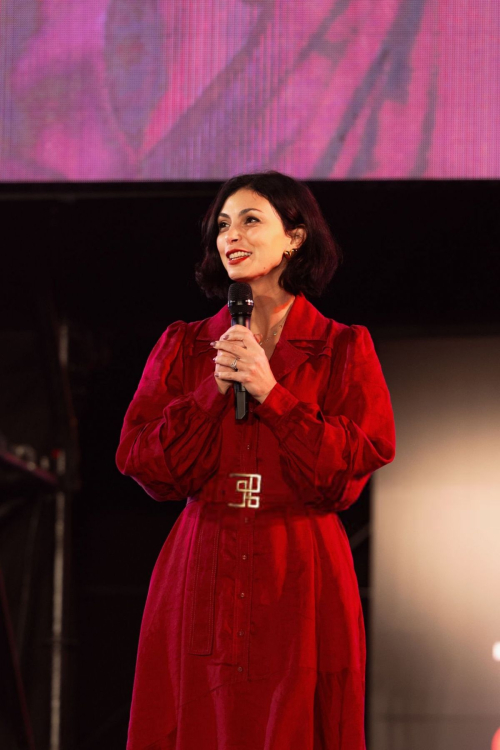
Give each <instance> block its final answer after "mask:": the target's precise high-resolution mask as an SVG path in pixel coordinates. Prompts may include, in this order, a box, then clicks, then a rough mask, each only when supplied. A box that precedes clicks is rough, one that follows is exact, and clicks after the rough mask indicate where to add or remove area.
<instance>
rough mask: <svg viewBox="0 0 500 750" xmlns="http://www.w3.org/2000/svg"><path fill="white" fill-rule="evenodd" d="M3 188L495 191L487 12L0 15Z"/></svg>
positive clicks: (21, 0)
mask: <svg viewBox="0 0 500 750" xmlns="http://www.w3.org/2000/svg"><path fill="white" fill-rule="evenodd" d="M0 16H1V17H0V34H1V38H0V51H1V55H0V67H1V70H0V73H1V88H2V90H1V91H0V179H1V180H4V181H31V180H37V181H46V180H49V181H52V180H57V181H58V180H197V179H203V180H212V179H214V180H219V179H223V178H226V177H228V176H229V175H231V174H234V173H236V172H241V171H246V170H260V169H267V168H275V169H280V170H283V171H285V172H288V173H290V174H292V175H294V176H296V177H299V178H310V179H312V178H314V179H323V178H325V179H329V178H342V179H344V178H420V177H433V178H434V177H438V178H450V177H462V178H463V177H498V176H500V137H499V135H500V127H499V126H500V101H499V90H500V80H499V79H500V33H499V31H500V3H499V1H498V0H314V2H297V1H296V0H245V1H243V0H140V1H139V0H65V1H64V2H60V0H0Z"/></svg>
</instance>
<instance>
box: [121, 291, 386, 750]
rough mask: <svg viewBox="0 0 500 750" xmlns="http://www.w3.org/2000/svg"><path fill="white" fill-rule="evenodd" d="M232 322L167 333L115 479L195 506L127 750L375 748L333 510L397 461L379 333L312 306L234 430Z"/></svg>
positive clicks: (145, 658) (162, 589)
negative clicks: (229, 352) (217, 370)
mask: <svg viewBox="0 0 500 750" xmlns="http://www.w3.org/2000/svg"><path fill="white" fill-rule="evenodd" d="M230 324H231V320H230V316H229V312H228V310H227V307H224V308H223V309H222V310H221V311H220V312H219V313H218V314H217V315H215V316H214V317H212V318H209V319H207V320H203V321H201V322H196V323H188V324H186V323H183V322H177V323H173V324H172V325H171V326H169V327H168V329H167V330H166V331H165V333H164V334H163V336H162V337H161V338H160V340H159V341H158V343H157V344H156V346H155V348H154V349H153V351H152V353H151V355H150V357H149V359H148V362H147V364H146V368H145V370H144V374H143V376H142V379H141V381H140V384H139V387H138V389H137V392H136V394H135V396H134V399H133V401H132V403H131V405H130V407H129V409H128V411H127V414H126V417H125V423H124V426H123V430H122V435H121V441H120V445H119V448H118V452H117V465H118V467H119V469H120V471H122V472H123V473H124V474H127V475H130V476H132V477H133V478H134V479H135V480H136V481H137V482H139V484H140V485H142V487H144V489H145V490H146V492H148V493H149V494H150V495H151V496H152V497H153V498H155V499H156V500H182V499H184V498H188V501H187V505H186V507H185V508H184V509H183V510H182V512H181V514H180V516H179V518H178V519H177V521H176V523H175V525H174V527H173V528H172V530H171V532H170V534H169V536H168V538H167V540H166V542H165V544H164V546H163V549H162V551H161V552H160V555H159V558H158V561H157V563H156V566H155V569H154V572H153V575H152V579H151V585H150V588H149V594H148V599H147V603H146V607H145V611H144V618H143V623H142V628H141V635H140V641H139V649H138V656H137V667H136V674H135V682H134V691H133V700H132V709H131V717H130V726H129V739H128V745H127V748H128V750H146V748H147V750H363V748H364V747H365V742H364V735H363V709H364V670H365V636H364V628H363V617H362V611H361V605H360V599H359V593H358V587H357V581H356V576H355V573H354V568H353V563H352V557H351V552H350V547H349V543H348V540H347V537H346V534H345V531H344V528H343V526H342V523H341V522H340V520H339V517H338V515H337V511H339V510H343V509H344V508H347V507H348V506H349V505H350V504H351V503H353V502H354V501H355V500H356V498H357V497H358V496H359V493H360V491H361V489H362V488H363V486H364V484H365V483H366V481H367V479H368V477H369V475H370V473H371V472H373V471H374V470H375V469H378V468H379V467H380V466H383V465H384V464H386V463H388V462H389V461H391V460H392V458H393V456H394V425H393V417H392V409H391V404H390V399H389V394H388V391H387V387H386V384H385V382H384V378H383V375H382V371H381V368H380V364H379V362H378V359H377V356H376V354H375V351H374V348H373V344H372V341H371V338H370V335H369V333H368V331H367V330H366V328H364V327H362V326H350V327H349V326H344V325H341V324H339V323H336V322H335V321H333V320H329V319H327V318H325V317H323V316H322V315H321V314H320V313H319V312H318V311H317V310H316V309H315V308H314V307H313V305H311V304H310V303H309V302H308V301H307V300H306V299H305V298H304V297H303V296H302V295H298V296H297V297H296V299H295V302H294V304H293V306H292V308H291V310H290V313H289V315H288V318H287V320H286V323H285V326H284V328H283V330H282V333H281V337H280V339H279V341H278V344H277V346H276V348H275V351H274V353H273V355H272V357H271V360H270V364H271V369H272V371H273V373H274V376H275V378H276V380H277V381H278V382H277V385H275V387H274V388H273V390H272V391H271V393H270V394H269V396H268V397H267V398H266V400H265V402H264V403H263V404H259V403H258V402H257V401H255V400H254V399H250V401H251V403H250V413H249V417H248V421H246V422H245V423H236V421H235V417H234V407H233V394H232V389H230V391H229V392H228V393H227V394H226V395H221V394H220V393H219V391H218V389H217V384H216V382H215V380H214V377H213V372H214V363H213V361H212V358H213V357H214V350H213V349H212V347H211V346H210V341H214V340H216V339H218V338H219V337H220V336H221V334H222V333H223V332H224V331H225V330H226V329H227V328H229V326H230Z"/></svg>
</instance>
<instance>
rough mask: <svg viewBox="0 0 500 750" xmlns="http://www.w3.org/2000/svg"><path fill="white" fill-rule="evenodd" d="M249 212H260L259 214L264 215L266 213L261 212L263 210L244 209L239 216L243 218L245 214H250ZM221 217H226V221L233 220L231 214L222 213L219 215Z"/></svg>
mask: <svg viewBox="0 0 500 750" xmlns="http://www.w3.org/2000/svg"><path fill="white" fill-rule="evenodd" d="M249 211H258V212H259V214H263V213H264V211H261V210H260V208H244V209H242V210H241V211H240V212H239V214H238V216H243V214H247V213H248V212H249ZM219 216H225V217H226V219H230V218H231V217H230V216H229V214H223V213H222V211H221V213H220V214H219Z"/></svg>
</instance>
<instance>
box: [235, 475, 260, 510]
mask: <svg viewBox="0 0 500 750" xmlns="http://www.w3.org/2000/svg"><path fill="white" fill-rule="evenodd" d="M229 476H230V477H243V478H242V479H237V480H236V492H241V494H242V498H241V503H228V505H230V506H231V507H232V508H258V507H259V505H260V485H261V482H262V476H261V475H260V474H230V475H229Z"/></svg>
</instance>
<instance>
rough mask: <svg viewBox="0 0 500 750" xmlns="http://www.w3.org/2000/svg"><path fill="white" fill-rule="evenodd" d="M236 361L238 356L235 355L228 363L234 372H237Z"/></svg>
mask: <svg viewBox="0 0 500 750" xmlns="http://www.w3.org/2000/svg"><path fill="white" fill-rule="evenodd" d="M237 361H238V357H235V358H234V360H233V361H232V362H231V364H230V365H229V367H231V368H232V369H233V370H234V371H235V372H238V368H237V367H236V362H237Z"/></svg>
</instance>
